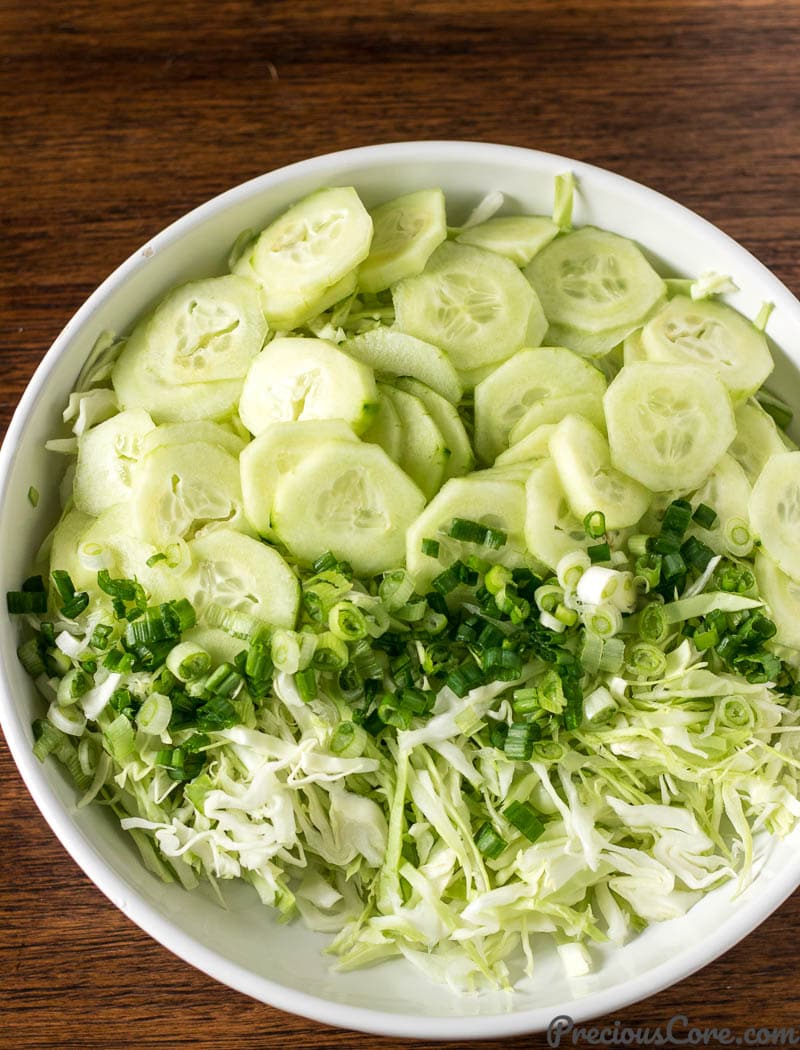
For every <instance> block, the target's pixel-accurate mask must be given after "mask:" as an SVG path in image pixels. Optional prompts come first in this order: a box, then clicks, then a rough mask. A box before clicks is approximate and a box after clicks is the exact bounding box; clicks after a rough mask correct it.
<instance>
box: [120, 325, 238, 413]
mask: <svg viewBox="0 0 800 1050" xmlns="http://www.w3.org/2000/svg"><path fill="white" fill-rule="evenodd" d="M111 381H112V383H113V384H114V390H115V392H116V395H117V400H118V401H119V404H120V407H121V408H123V409H134V408H141V409H144V410H145V411H147V412H149V413H150V415H151V416H152V418H153V419H154V421H155V422H156V423H172V422H180V421H182V420H195V419H217V420H220V419H229V418H230V417H231V416H232V415H233V412H234V409H235V408H236V402H237V401H238V400H239V395H240V393H241V390H242V381H241V379H221V380H219V381H217V382H211V383H184V384H180V385H177V384H173V383H167V382H165V381H164V379H163V378H162V377H161V375H160V373H159V371H158V360H157V355H156V354H155V353H154V352H152V351H151V348H150V345H149V343H148V341H147V319H145V320H144V321H141V322H140V323H139V324H138V325H137V326H136V328H135V329H134V331H133V333H132V334H131V336H130V338H129V339H128V341H127V343H126V344H125V346H124V348H123V350H122V353H121V354H120V356H119V357H118V358H117V361H116V364H115V365H114V368H113V371H112V373H111Z"/></svg>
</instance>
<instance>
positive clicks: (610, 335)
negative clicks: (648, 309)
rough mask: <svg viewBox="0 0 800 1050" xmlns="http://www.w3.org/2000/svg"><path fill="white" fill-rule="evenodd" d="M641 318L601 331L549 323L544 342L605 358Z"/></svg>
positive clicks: (636, 326)
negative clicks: (583, 329)
mask: <svg viewBox="0 0 800 1050" xmlns="http://www.w3.org/2000/svg"><path fill="white" fill-rule="evenodd" d="M659 305H660V300H659ZM643 320H644V318H639V319H638V320H637V321H635V322H634V323H632V324H624V325H617V327H616V328H607V329H605V330H604V331H602V332H584V331H582V329H580V328H575V327H573V326H572V325H568V324H551V325H550V327H549V328H548V329H547V335H546V336H545V338H544V342H545V343H546V344H547V345H548V346H568V347H569V348H570V350H574V351H575V353H576V354H580V355H581V356H582V357H590V358H605V357H606V355H607V354H610V353H611V351H612V350H614V348H615V347H617V346H619V345H620V344H622V343H624V342H625V340H626V339H627V338H628V336H629V335H631V333H632V332H636V331H637V330H639V329H640V328H641V325H642V321H643ZM598 363H599V362H598Z"/></svg>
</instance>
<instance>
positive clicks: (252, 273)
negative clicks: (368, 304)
mask: <svg viewBox="0 0 800 1050" xmlns="http://www.w3.org/2000/svg"><path fill="white" fill-rule="evenodd" d="M371 240H372V219H371V218H370V217H369V214H368V213H367V210H366V209H365V207H364V205H363V204H362V203H361V200H360V199H359V196H358V194H357V193H356V191H355V190H354V189H353V188H352V186H338V187H334V188H332V189H324V190H319V191H317V192H316V193H312V194H311V195H310V196H308V197H305V198H304V199H303V200H301V201H298V203H297V204H295V205H293V207H291V208H289V210H288V211H286V212H284V214H283V215H281V216H280V217H279V218H277V219H276V220H275V221H274V222H273V223H271V224H270V225H269V226H267V228H266V229H265V230H263V231H262V232H261V233H260V234H259V236H258V237H256V238H255V240H254V241H252V242H251V243H250V244H249V245H248V246H247V248H246V249H245V251H244V252H243V254H242V255H241V256H240V258H239V259H238V261H237V262H236V264H235V265H234V270H235V272H236V273H238V274H243V275H244V276H247V277H252V278H254V279H255V280H256V281H257V282H258V283H259V284H260V285H261V289H262V304H263V309H264V313H265V314H266V317H267V320H268V321H269V323H270V325H271V326H272V327H273V328H277V329H281V330H288V329H291V328H296V327H297V326H298V325H300V324H302V323H303V322H304V321H308V320H310V319H311V318H312V317H314V316H316V314H318V313H320V312H321V311H322V310H323V309H326V308H327V307H328V306H330V305H332V304H333V303H334V302H336V301H337V300H338V299H342V298H344V297H345V296H346V295H348V294H350V292H352V291H353V290H354V289H355V284H356V275H355V272H354V271H355V269H356V267H357V266H358V265H359V263H362V262H363V261H364V259H366V257H367V255H368V254H369V248H370V242H371Z"/></svg>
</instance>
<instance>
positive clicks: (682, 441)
mask: <svg viewBox="0 0 800 1050" xmlns="http://www.w3.org/2000/svg"><path fill="white" fill-rule="evenodd" d="M604 407H605V415H606V423H607V425H608V441H609V445H610V446H611V459H612V462H613V464H614V466H615V467H616V468H617V469H618V470H621V471H622V472H623V473H624V474H628V475H629V476H630V477H632V478H635V479H636V480H637V481H640V482H641V483H642V484H643V485H645V486H646V487H647V488H649V489H652V490H653V491H654V492H666V491H670V490H672V489H682V490H683V491H684V492H686V491H688V490H691V489H694V488H697V487H698V486H699V485H701V484H702V483H703V481H704V480H705V478H706V477H707V476H708V474H710V472H711V470H712V469H713V467H714V465H715V464H716V463H717V461H718V460H719V459H720V458H721V456H722V454H723V453H724V452H725V450H726V449H727V448H728V446H729V445H730V443H731V442H732V441H733V439H734V437H735V436H736V426H735V423H734V418H733V408H732V406H731V399H730V397H729V395H728V391H727V390H726V389H725V387H724V386H723V385H722V382H721V381H720V380H719V379H718V378H717V376H715V375H714V374H713V373H712V372H709V371H707V370H706V369H704V368H698V367H696V366H695V365H659V364H649V363H645V364H636V365H626V366H625V367H624V368H623V369H622V371H621V372H620V373H619V375H618V376H617V377H616V378H615V379H614V380H613V382H612V383H611V385H610V386H609V388H608V390H607V392H606V395H605V398H604Z"/></svg>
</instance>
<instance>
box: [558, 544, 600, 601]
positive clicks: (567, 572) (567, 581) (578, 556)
mask: <svg viewBox="0 0 800 1050" xmlns="http://www.w3.org/2000/svg"><path fill="white" fill-rule="evenodd" d="M590 565H591V560H590V559H589V556H588V555H587V554H586V552H585V551H582V550H577V551H569V553H567V554H565V555H564V556H563V557H562V558H561V559H560V560H559V562H558V565H557V566H556V578H557V579H558V582H559V584H560V586H561V587H563V589H564V590H565V591H567V590H570V591H573V590H575V588H576V587H577V586H578V582H579V580H580V578H581V576H583V574H584V573H585V572H586V570H587V569H588V568H589V566H590Z"/></svg>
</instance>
